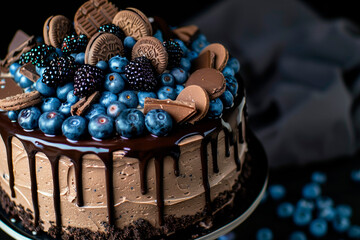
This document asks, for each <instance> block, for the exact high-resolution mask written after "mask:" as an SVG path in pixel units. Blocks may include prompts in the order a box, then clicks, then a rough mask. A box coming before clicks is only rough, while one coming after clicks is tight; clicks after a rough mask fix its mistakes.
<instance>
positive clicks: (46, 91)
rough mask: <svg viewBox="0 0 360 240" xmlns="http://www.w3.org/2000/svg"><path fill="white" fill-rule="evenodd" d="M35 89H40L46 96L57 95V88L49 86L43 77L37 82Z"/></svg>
mask: <svg viewBox="0 0 360 240" xmlns="http://www.w3.org/2000/svg"><path fill="white" fill-rule="evenodd" d="M35 89H36V90H38V91H39V92H40V93H41V95H43V96H45V97H50V96H53V95H55V92H56V90H55V88H52V87H49V86H48V85H46V84H45V83H43V82H42V77H40V78H39V79H38V80H37V81H36V82H35Z"/></svg>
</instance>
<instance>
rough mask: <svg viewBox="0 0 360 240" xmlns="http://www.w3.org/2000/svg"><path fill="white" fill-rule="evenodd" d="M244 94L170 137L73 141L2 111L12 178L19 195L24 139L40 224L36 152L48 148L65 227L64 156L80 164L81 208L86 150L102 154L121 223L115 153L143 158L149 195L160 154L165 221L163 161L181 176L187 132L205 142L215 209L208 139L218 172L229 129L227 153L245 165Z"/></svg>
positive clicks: (159, 193)
mask: <svg viewBox="0 0 360 240" xmlns="http://www.w3.org/2000/svg"><path fill="white" fill-rule="evenodd" d="M242 100H243V99H242V98H241V99H240V98H236V99H235V104H234V107H233V108H231V109H229V110H227V111H226V112H225V113H224V116H223V117H222V119H214V120H210V119H204V120H202V121H201V122H200V123H197V124H195V125H190V124H186V125H183V126H180V127H178V128H176V129H174V130H173V132H172V133H171V134H170V135H169V136H165V137H155V136H152V135H146V136H143V137H141V138H135V139H123V138H120V137H114V138H113V139H108V140H103V141H94V140H92V139H89V140H83V141H78V142H70V141H67V140H66V138H65V137H64V136H55V137H51V136H46V135H44V134H43V133H42V132H41V131H39V130H34V131H32V132H26V131H24V130H23V129H22V128H21V127H20V126H19V125H18V124H17V123H12V122H11V121H10V120H9V119H8V117H7V116H6V113H4V112H2V113H0V134H1V136H2V137H3V139H4V142H5V147H6V149H7V161H8V168H9V182H10V189H11V195H12V197H15V191H14V176H13V166H12V153H11V148H12V147H11V138H12V137H13V136H15V137H16V138H18V139H19V140H20V141H21V142H22V144H23V146H24V148H25V150H26V152H27V154H28V159H29V167H30V178H31V193H32V201H33V206H34V217H35V220H34V221H35V225H36V226H37V225H38V224H39V206H38V193H37V181H36V171H35V167H36V163H35V155H36V153H37V152H43V153H44V154H45V155H46V157H47V158H48V159H49V162H50V164H51V169H52V176H53V199H54V211H55V216H56V226H57V227H58V229H60V228H61V208H60V187H59V159H60V157H61V156H66V157H68V158H69V159H70V160H71V162H72V163H73V164H74V168H75V177H76V193H77V204H78V205H79V207H81V206H83V205H84V201H83V189H82V188H83V187H82V157H83V156H84V155H85V154H96V155H97V156H98V157H99V158H100V159H101V161H102V162H103V163H104V166H105V177H106V194H107V196H106V198H107V211H108V222H109V224H110V225H114V224H115V216H114V213H115V209H114V190H113V155H114V152H116V151H123V152H124V153H125V156H127V157H133V158H137V159H138V160H139V169H140V181H141V193H142V194H146V193H147V192H148V189H147V184H146V182H147V176H146V172H147V168H148V164H149V162H150V160H151V159H154V164H155V171H156V198H157V199H156V204H157V208H158V218H159V223H160V225H163V224H164V189H163V174H164V173H163V168H164V166H163V164H164V160H165V157H167V156H170V157H171V158H172V159H173V161H174V165H173V166H174V175H175V176H179V174H180V172H179V158H180V147H179V143H180V142H181V141H182V140H184V139H185V138H187V137H191V136H195V135H200V136H202V137H203V139H202V141H201V147H200V151H201V154H200V155H201V165H202V179H203V185H204V190H205V202H206V211H207V213H208V214H211V213H212V207H211V197H210V196H211V194H210V183H209V176H208V175H209V173H208V169H209V166H208V151H207V149H208V144H211V154H212V166H213V172H214V173H216V172H218V171H219V166H218V161H217V155H218V149H217V148H218V135H219V133H220V132H224V133H225V156H226V157H228V156H230V146H233V149H234V161H235V163H236V166H237V169H238V170H240V169H241V163H240V159H239V150H238V145H237V140H238V136H237V133H236V132H237V131H236V130H237V129H238V130H239V134H240V135H241V137H239V139H242V137H243V136H242V131H241V129H242V124H240V123H239V122H237V117H238V116H239V115H240V114H242V109H240V107H239V105H240V103H241V101H242Z"/></svg>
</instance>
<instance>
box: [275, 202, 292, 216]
mask: <svg viewBox="0 0 360 240" xmlns="http://www.w3.org/2000/svg"><path fill="white" fill-rule="evenodd" d="M293 212H294V206H293V205H292V204H291V203H289V202H283V203H281V204H279V206H278V207H277V215H278V216H279V217H280V218H288V217H291V216H292V214H293Z"/></svg>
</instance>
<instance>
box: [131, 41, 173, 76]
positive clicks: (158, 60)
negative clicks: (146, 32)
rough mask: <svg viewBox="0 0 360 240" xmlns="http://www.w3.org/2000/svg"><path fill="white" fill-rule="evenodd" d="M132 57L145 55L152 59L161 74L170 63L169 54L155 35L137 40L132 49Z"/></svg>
mask: <svg viewBox="0 0 360 240" xmlns="http://www.w3.org/2000/svg"><path fill="white" fill-rule="evenodd" d="M131 54H132V59H135V58H137V57H142V56H145V57H146V58H148V59H150V60H151V63H152V65H153V66H154V67H155V70H156V71H157V72H158V73H159V74H161V73H163V72H164V71H165V69H166V67H167V64H168V54H167V52H166V49H165V47H164V46H163V44H162V43H161V42H160V40H159V39H157V38H155V37H150V36H149V37H143V38H141V39H140V40H139V41H137V42H136V43H135V45H134V47H133V49H132V53H131Z"/></svg>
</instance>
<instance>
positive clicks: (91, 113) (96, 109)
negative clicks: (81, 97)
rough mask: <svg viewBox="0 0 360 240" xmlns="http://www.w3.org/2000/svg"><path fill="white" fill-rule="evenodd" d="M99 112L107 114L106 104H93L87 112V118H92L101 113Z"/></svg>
mask: <svg viewBox="0 0 360 240" xmlns="http://www.w3.org/2000/svg"><path fill="white" fill-rule="evenodd" d="M99 114H106V108H105V107H104V105H102V104H100V103H97V104H92V105H91V106H90V107H89V108H88V109H87V110H86V112H85V118H86V119H87V120H90V119H91V118H93V117H95V116H97V115H99Z"/></svg>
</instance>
